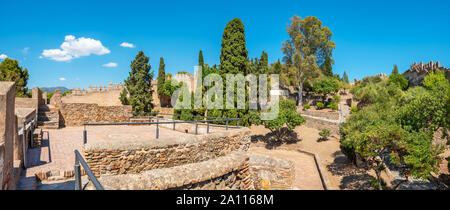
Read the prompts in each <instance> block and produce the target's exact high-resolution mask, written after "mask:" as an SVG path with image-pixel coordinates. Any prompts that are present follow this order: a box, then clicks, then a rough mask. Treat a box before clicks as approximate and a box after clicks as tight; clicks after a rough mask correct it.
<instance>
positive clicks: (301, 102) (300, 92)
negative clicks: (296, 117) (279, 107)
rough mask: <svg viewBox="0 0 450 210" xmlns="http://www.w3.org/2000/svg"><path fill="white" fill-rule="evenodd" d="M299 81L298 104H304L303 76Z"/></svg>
mask: <svg viewBox="0 0 450 210" xmlns="http://www.w3.org/2000/svg"><path fill="white" fill-rule="evenodd" d="M299 81H300V82H299V83H298V106H302V105H303V82H302V80H301V78H299Z"/></svg>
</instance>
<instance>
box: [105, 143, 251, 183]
mask: <svg viewBox="0 0 450 210" xmlns="http://www.w3.org/2000/svg"><path fill="white" fill-rule="evenodd" d="M99 182H100V183H101V184H102V186H103V187H104V188H105V189H106V190H171V189H172V190H251V189H254V188H253V181H252V177H251V174H250V170H249V157H248V154H247V153H246V152H244V151H235V152H232V153H230V154H228V155H225V156H221V157H218V158H215V159H210V160H207V161H203V162H199V163H190V164H185V165H180V166H175V167H172V168H162V169H155V170H149V171H145V172H143V173H141V174H123V175H109V176H101V177H100V178H99Z"/></svg>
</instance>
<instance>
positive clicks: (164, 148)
mask: <svg viewBox="0 0 450 210" xmlns="http://www.w3.org/2000/svg"><path fill="white" fill-rule="evenodd" d="M249 134H250V130H249V129H248V128H241V129H238V130H230V131H226V132H221V133H214V134H209V135H198V136H185V137H183V138H179V139H173V138H168V139H152V140H149V141H129V140H126V141H114V142H97V143H87V144H85V145H84V156H85V159H86V162H87V163H88V165H89V167H90V168H91V170H92V171H93V172H94V173H95V174H96V175H100V176H103V175H119V174H137V173H142V172H144V171H148V170H155V169H161V168H171V167H174V166H180V165H185V164H191V163H198V162H202V161H207V160H210V159H215V158H218V157H221V156H225V155H228V154H230V153H231V152H232V151H247V150H248V147H249V145H250V136H249Z"/></svg>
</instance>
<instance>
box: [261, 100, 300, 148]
mask: <svg viewBox="0 0 450 210" xmlns="http://www.w3.org/2000/svg"><path fill="white" fill-rule="evenodd" d="M296 110H297V106H296V105H295V102H294V101H291V100H288V99H281V100H280V105H279V113H278V116H277V118H276V119H274V120H267V121H263V124H264V126H265V127H266V128H268V129H270V131H271V132H273V133H274V134H275V136H276V137H277V141H280V140H282V139H283V137H284V136H285V135H286V134H288V132H291V131H292V130H293V129H294V128H295V127H297V126H299V125H301V124H303V123H305V122H306V119H305V118H304V117H302V116H301V115H300V113H297V111H296Z"/></svg>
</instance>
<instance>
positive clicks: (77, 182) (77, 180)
mask: <svg viewBox="0 0 450 210" xmlns="http://www.w3.org/2000/svg"><path fill="white" fill-rule="evenodd" d="M75 190H81V169H80V161H79V160H78V157H77V155H76V154H75Z"/></svg>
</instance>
